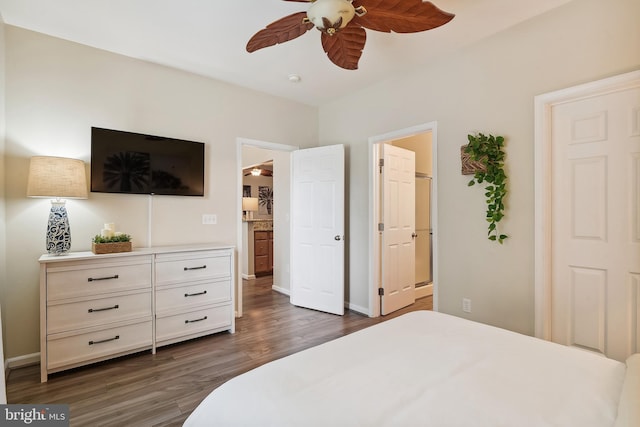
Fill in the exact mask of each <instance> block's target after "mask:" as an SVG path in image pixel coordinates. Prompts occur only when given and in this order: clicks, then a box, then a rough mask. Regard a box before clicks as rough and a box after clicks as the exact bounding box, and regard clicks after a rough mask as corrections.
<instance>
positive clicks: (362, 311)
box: [344, 301, 369, 317]
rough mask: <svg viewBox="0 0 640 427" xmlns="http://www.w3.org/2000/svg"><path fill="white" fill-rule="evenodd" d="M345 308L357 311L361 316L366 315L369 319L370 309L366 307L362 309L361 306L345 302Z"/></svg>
mask: <svg viewBox="0 0 640 427" xmlns="http://www.w3.org/2000/svg"><path fill="white" fill-rule="evenodd" d="M344 306H345V307H346V308H348V309H349V310H352V311H355V312H357V313H360V314H364V315H365V316H367V317H369V309H368V308H366V307H362V306H360V305H356V304H351V303H350V302H348V301H345V303H344Z"/></svg>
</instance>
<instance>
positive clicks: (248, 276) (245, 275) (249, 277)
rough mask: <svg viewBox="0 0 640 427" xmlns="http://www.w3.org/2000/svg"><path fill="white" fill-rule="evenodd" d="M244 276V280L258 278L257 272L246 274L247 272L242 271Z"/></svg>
mask: <svg viewBox="0 0 640 427" xmlns="http://www.w3.org/2000/svg"><path fill="white" fill-rule="evenodd" d="M242 278H243V279H244V280H254V279H255V278H256V275H255V274H245V273H242Z"/></svg>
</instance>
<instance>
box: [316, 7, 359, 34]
mask: <svg viewBox="0 0 640 427" xmlns="http://www.w3.org/2000/svg"><path fill="white" fill-rule="evenodd" d="M355 14H356V10H355V8H354V7H353V5H352V4H351V0H316V1H314V2H313V3H311V6H309V9H308V10H307V19H309V21H310V22H311V23H312V24H313V25H314V26H315V27H316V28H317V29H318V30H320V31H327V30H328V29H329V28H328V26H327V25H326V23H325V20H327V21H329V23H330V24H331V26H330V27H331V28H335V29H336V30H339V29H342V28H344V27H346V26H347V24H349V22H351V20H352V19H353V17H354V16H355Z"/></svg>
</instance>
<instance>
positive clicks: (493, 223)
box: [464, 133, 509, 244]
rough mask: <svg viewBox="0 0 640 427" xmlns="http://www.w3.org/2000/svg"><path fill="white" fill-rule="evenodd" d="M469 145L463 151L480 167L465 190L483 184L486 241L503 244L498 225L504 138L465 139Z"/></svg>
mask: <svg viewBox="0 0 640 427" xmlns="http://www.w3.org/2000/svg"><path fill="white" fill-rule="evenodd" d="M468 139H469V143H468V144H467V145H466V147H465V148H464V152H465V153H467V154H468V155H469V157H470V159H471V160H472V161H477V162H479V163H481V164H482V165H483V166H484V167H483V168H478V169H476V170H475V171H474V174H473V178H472V179H471V181H469V184H468V185H469V186H472V185H475V184H476V183H477V184H482V183H486V184H485V190H486V191H485V193H484V195H485V197H486V198H487V200H486V201H487V216H486V219H487V222H488V223H489V231H488V233H487V234H488V236H489V240H493V241H497V242H499V243H500V244H502V242H504V240H505V239H506V238H508V237H509V236H507V235H506V234H500V233H499V231H498V223H499V222H500V220H502V218H504V210H505V208H504V200H505V197H506V195H507V175H506V174H505V173H504V157H505V153H504V151H503V147H504V138H503V137H502V136H493V135H484V134H482V133H478V134H476V135H468Z"/></svg>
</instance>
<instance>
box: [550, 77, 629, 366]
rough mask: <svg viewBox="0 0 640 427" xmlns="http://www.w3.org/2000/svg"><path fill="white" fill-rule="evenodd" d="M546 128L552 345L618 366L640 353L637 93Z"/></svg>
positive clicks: (564, 114)
mask: <svg viewBox="0 0 640 427" xmlns="http://www.w3.org/2000/svg"><path fill="white" fill-rule="evenodd" d="M551 122H552V123H553V125H552V134H551V140H552V151H551V156H552V169H551V170H552V177H551V188H552V196H551V197H552V198H551V206H552V208H551V210H552V212H551V234H552V236H553V237H552V242H551V251H552V257H551V265H552V267H551V339H552V340H553V341H555V342H559V343H562V344H566V345H571V346H578V347H582V348H585V349H589V350H593V351H596V352H599V353H602V354H604V355H606V356H608V357H611V358H614V359H618V360H624V359H625V358H626V357H627V356H628V355H629V354H631V353H634V352H637V351H639V350H640V348H639V341H640V338H639V331H640V327H639V316H638V308H639V306H640V89H638V88H635V89H627V90H620V91H615V92H611V93H607V94H604V95H599V96H593V97H586V98H584V99H581V100H577V101H572V102H567V103H559V104H557V105H555V106H553V108H552V110H551Z"/></svg>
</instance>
